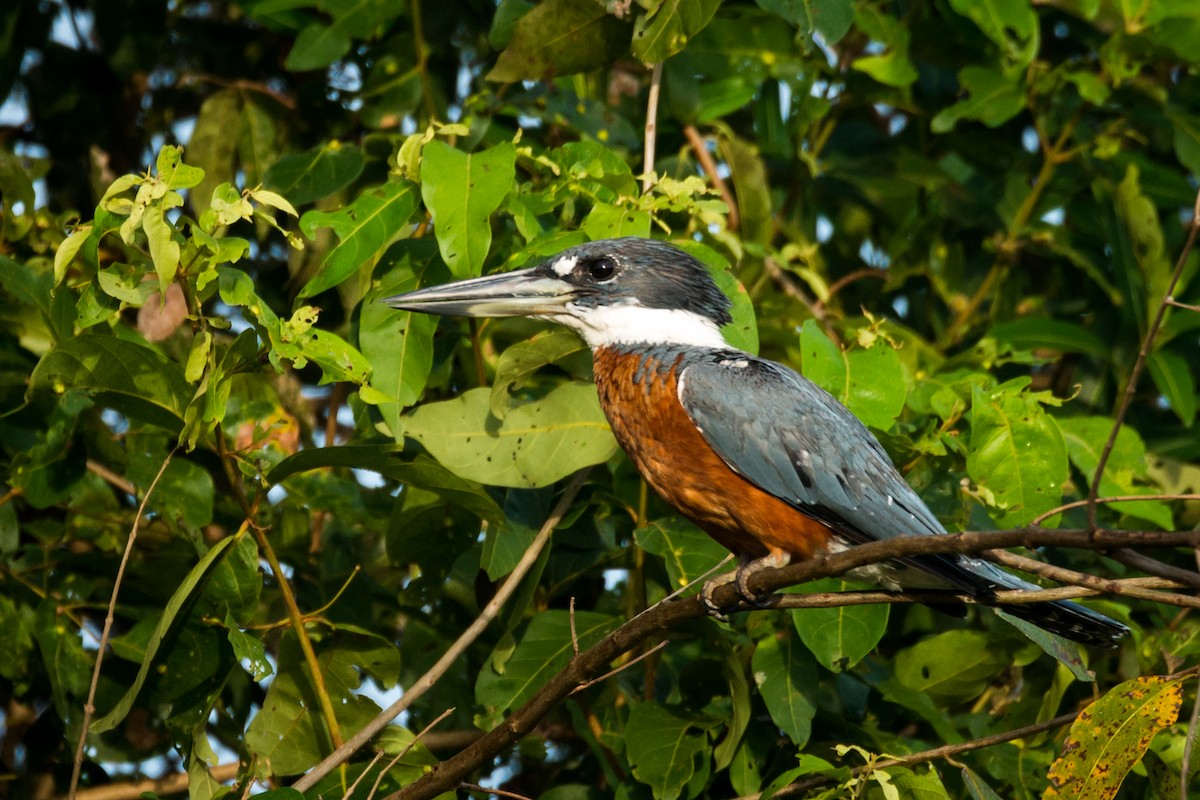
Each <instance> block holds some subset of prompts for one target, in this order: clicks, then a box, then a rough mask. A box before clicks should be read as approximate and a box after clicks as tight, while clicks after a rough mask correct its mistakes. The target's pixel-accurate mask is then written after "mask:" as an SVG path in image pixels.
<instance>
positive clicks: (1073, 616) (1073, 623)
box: [993, 587, 1129, 649]
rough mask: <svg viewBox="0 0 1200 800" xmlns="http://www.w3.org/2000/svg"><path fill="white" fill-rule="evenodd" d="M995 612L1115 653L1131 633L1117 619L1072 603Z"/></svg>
mask: <svg viewBox="0 0 1200 800" xmlns="http://www.w3.org/2000/svg"><path fill="white" fill-rule="evenodd" d="M1033 588H1037V587H1033ZM993 608H995V609H996V610H998V611H1003V612H1005V613H1006V614H1009V615H1011V616H1014V617H1016V618H1017V619H1023V620H1025V621H1026V622H1030V623H1033V624H1034V625H1036V626H1038V627H1039V628H1042V629H1043V630H1047V631H1049V632H1050V633H1054V634H1057V635H1059V636H1062V637H1064V638H1067V639H1070V640H1071V641H1074V642H1079V643H1080V644H1085V645H1088V646H1089V647H1105V648H1108V649H1112V648H1114V647H1116V646H1117V644H1118V642H1119V641H1120V639H1121V637H1122V636H1124V635H1125V634H1127V633H1129V628H1127V627H1125V626H1124V625H1122V624H1121V623H1119V622H1117V621H1116V620H1115V619H1110V618H1109V617H1106V616H1104V615H1103V614H1098V613H1096V612H1095V611H1092V610H1091V609H1090V608H1084V607H1083V606H1081V605H1079V604H1078V603H1072V602H1070V601H1069V600H1055V601H1053V602H1049V603H1021V604H1015V603H1014V604H1005V603H1001V604H997V605H995V606H993Z"/></svg>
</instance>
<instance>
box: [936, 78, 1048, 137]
mask: <svg viewBox="0 0 1200 800" xmlns="http://www.w3.org/2000/svg"><path fill="white" fill-rule="evenodd" d="M958 82H959V83H960V84H961V85H962V88H963V91H965V92H966V93H967V95H968V97H967V98H966V99H965V100H959V101H958V102H957V103H955V104H954V105H952V106H950V107H948V108H944V109H942V110H941V111H940V112H938V114H937V116H935V117H934V118H933V119H932V120H931V121H930V123H929V127H930V129H931V130H932V131H933V132H934V133H947V132H949V131H951V130H953V129H954V126H955V124H956V123H957V122H958V121H959V120H960V119H973V120H978V121H979V122H982V123H983V124H984V125H987V126H988V127H989V128H995V127H998V126H1000V125H1003V124H1004V123H1005V122H1008V121H1009V120H1010V119H1012V118H1013V117H1015V116H1016V115H1017V114H1020V113H1021V111H1022V110H1023V109H1024V108H1025V88H1024V86H1023V85H1022V84H1021V76H1020V74H1013V75H1007V74H1004V73H1002V72H998V71H996V70H994V69H991V68H989V67H966V68H964V69H963V70H962V71H961V72H959V73H958Z"/></svg>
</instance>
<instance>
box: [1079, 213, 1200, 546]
mask: <svg viewBox="0 0 1200 800" xmlns="http://www.w3.org/2000/svg"><path fill="white" fill-rule="evenodd" d="M1198 233H1200V192H1197V193H1196V203H1195V205H1194V206H1193V207H1192V222H1191V224H1190V225H1188V233H1187V240H1186V241H1185V242H1184V244H1183V251H1182V252H1181V253H1180V254H1179V259H1178V260H1177V261H1176V262H1175V271H1174V272H1173V273H1172V274H1171V282H1170V283H1169V284H1167V291H1166V292H1165V293H1163V298H1162V300H1161V301H1159V304H1158V310H1157V311H1155V312H1154V321H1153V322H1151V323H1150V327H1149V328H1148V329H1147V330H1146V336H1145V338H1144V339H1143V340H1142V346H1141V348H1140V349H1139V350H1138V354H1137V359H1136V360H1134V362H1133V369H1131V370H1130V371H1129V380H1128V381H1126V383H1125V393H1124V395H1123V396H1122V397H1121V402H1120V403H1119V404H1118V405H1117V412H1116V413H1115V414H1113V426H1112V430H1111V431H1110V432H1109V434H1108V441H1107V442H1105V443H1104V449H1103V450H1101V451H1100V459H1099V461H1097V462H1096V474H1095V475H1094V476H1093V477H1092V485H1091V488H1090V489H1089V490H1088V507H1087V521H1088V528H1089V529H1093V530H1094V529H1095V528H1096V501H1097V498H1098V497H1099V496H1100V481H1101V480H1103V478H1104V468H1105V467H1107V466H1108V458H1109V456H1111V455H1112V451H1113V447H1115V446H1116V444H1117V435H1118V434H1119V433H1120V432H1121V424H1122V423H1123V422H1124V421H1125V414H1126V413H1127V412H1128V411H1129V406H1130V405H1132V403H1133V395H1134V392H1136V391H1137V384H1138V379H1139V378H1141V377H1142V370H1143V369H1145V367H1146V359H1148V358H1149V357H1150V348H1151V347H1153V345H1154V340H1155V339H1156V338H1158V331H1159V329H1160V328H1161V327H1162V324H1163V320H1164V318H1165V317H1166V314H1167V309H1168V308H1170V305H1171V304H1170V303H1169V302H1168V301H1169V300H1170V299H1171V295H1173V294H1174V293H1175V287H1176V286H1178V285H1179V278H1180V276H1182V275H1183V267H1184V265H1185V264H1187V260H1188V256H1190V255H1191V254H1192V248H1193V247H1195V246H1196V235H1197V234H1198Z"/></svg>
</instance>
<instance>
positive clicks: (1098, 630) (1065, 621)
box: [922, 556, 1129, 649]
mask: <svg viewBox="0 0 1200 800" xmlns="http://www.w3.org/2000/svg"><path fill="white" fill-rule="evenodd" d="M950 558H954V557H949V558H946V559H942V558H938V559H937V560H938V561H939V563H938V564H937V566H936V567H934V568H931V565H930V564H922V566H923V568H925V569H928V570H930V571H931V572H934V574H937V575H940V576H941V577H942V578H943V579H946V580H949V581H950V582H951V583H952V584H955V585H956V586H957V587H958V588H959V589H965V590H966V591H968V592H970V593H971V594H973V595H975V596H976V597H978V598H979V599H980V600H981V601H982V602H985V603H986V602H987V601H988V599H989V598H991V597H994V596H995V593H996V592H998V591H1004V590H1007V589H1025V590H1035V589H1041V588H1042V587H1040V586H1037V585H1035V584H1032V583H1029V582H1028V581H1024V580H1021V579H1020V578H1018V577H1017V576H1015V575H1013V574H1012V573H1009V572H1005V571H1004V570H1002V569H1000V568H999V567H997V566H995V565H993V564H991V563H989V562H987V561H982V560H980V559H975V558H970V557H964V556H960V557H958V558H957V559H955V560H954V561H953V562H950ZM988 605H990V606H991V607H993V608H995V609H997V610H999V611H1003V612H1004V613H1006V614H1009V615H1010V616H1013V617H1016V618H1017V619H1022V620H1025V621H1026V622H1029V623H1031V624H1033V625H1036V626H1037V627H1039V628H1042V629H1043V630H1046V631H1049V632H1050V633H1053V634H1056V635H1058V636H1062V637H1064V638H1066V639H1070V640H1071V641H1074V642H1079V643H1080V644H1084V645H1088V646H1090V647H1105V648H1109V649H1111V648H1115V647H1117V644H1118V642H1119V640H1120V639H1121V637H1122V636H1125V635H1126V634H1127V633H1129V628H1127V627H1125V626H1124V625H1122V624H1121V623H1120V622H1117V621H1116V620H1115V619H1111V618H1109V617H1106V616H1104V615H1103V614H1100V613H1097V612H1095V611H1092V610H1091V609H1090V608H1084V607H1083V606H1081V605H1079V604H1078V603H1072V602H1071V601H1069V600H1054V601H1051V602H1047V603H994V602H993V603H988Z"/></svg>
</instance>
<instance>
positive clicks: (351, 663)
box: [245, 626, 400, 775]
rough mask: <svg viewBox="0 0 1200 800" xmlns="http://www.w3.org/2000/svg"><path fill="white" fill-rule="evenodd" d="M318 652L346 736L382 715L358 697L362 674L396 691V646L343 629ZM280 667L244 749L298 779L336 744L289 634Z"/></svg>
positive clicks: (278, 772) (317, 647) (279, 772)
mask: <svg viewBox="0 0 1200 800" xmlns="http://www.w3.org/2000/svg"><path fill="white" fill-rule="evenodd" d="M314 649H315V650H316V651H317V663H318V667H319V669H320V670H321V674H322V675H323V676H324V678H325V688H326V690H327V691H328V693H329V699H330V701H331V702H332V705H333V708H334V713H335V716H336V717H337V720H338V723H339V725H340V726H341V727H342V728H343V729H344V730H358V729H360V728H362V726H364V725H366V724H367V723H368V722H369V721H370V720H371V719H372V718H373V717H374V716H375V715H376V714H378V713H379V706H378V705H376V704H375V703H374V702H373V701H372V700H370V699H369V698H367V697H364V696H363V695H362V694H360V693H359V692H357V691H356V690H357V689H358V688H359V686H360V685H361V684H362V679H363V673H366V674H369V675H372V676H374V677H375V678H376V679H377V680H378V681H379V682H380V683H381V684H383V686H384V687H389V686H392V685H394V684H395V682H396V677H397V674H398V673H399V669H400V654H399V651H398V650H397V649H396V646H395V645H394V644H392V643H391V642H389V641H387V640H385V639H383V638H382V637H379V636H376V635H374V634H369V633H365V632H361V631H357V630H355V629H352V628H349V627H347V626H341V627H340V628H339V629H338V630H337V631H335V632H334V633H332V634H331V635H329V636H328V637H326V638H325V639H324V640H323V641H320V642H314ZM278 663H279V669H278V671H277V674H276V675H275V679H274V680H273V681H271V686H270V688H269V689H267V696H266V698H265V699H264V700H263V706H262V710H261V711H259V713H258V714H257V716H255V717H254V719H253V720H251V721H250V725H249V727H248V728H247V729H246V736H245V743H246V747H247V749H248V750H249V752H250V753H251V754H252V755H254V756H257V757H258V758H260V759H263V760H264V761H265V762H266V763H268V764H270V768H271V771H272V773H273V774H276V775H297V774H299V773H301V772H304V771H305V770H306V769H308V768H310V767H312V765H313V764H315V763H316V762H317V761H319V760H320V759H321V757H322V756H323V755H325V754H326V753H328V751H329V750H330V749H331V747H330V745H331V743H330V741H329V739H328V730H327V728H326V723H325V719H324V717H323V716H322V714H321V713H320V711H319V709H320V708H321V703H320V701H319V700H318V698H317V695H316V691H315V690H314V688H313V682H312V679H311V677H310V675H309V672H308V665H307V663H306V662H305V659H304V655H303V653H302V652H301V650H300V646H299V644H297V642H296V639H295V635H294V634H293V633H292V632H291V631H290V630H289V631H288V632H287V633H286V634H284V636H283V639H282V641H281V643H280V647H279V655H278Z"/></svg>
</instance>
